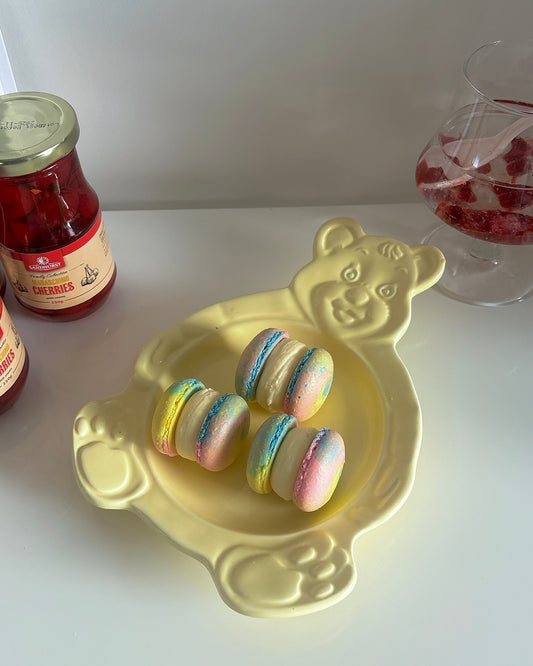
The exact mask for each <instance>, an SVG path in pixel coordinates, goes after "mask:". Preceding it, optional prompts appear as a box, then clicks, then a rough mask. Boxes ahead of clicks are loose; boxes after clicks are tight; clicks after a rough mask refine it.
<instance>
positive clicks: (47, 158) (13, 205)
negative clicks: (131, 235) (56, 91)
mask: <svg viewBox="0 0 533 666" xmlns="http://www.w3.org/2000/svg"><path fill="white" fill-rule="evenodd" d="M78 137H79V125H78V120H77V117H76V113H75V111H74V109H73V108H72V106H71V105H70V104H68V103H67V102H66V101H65V100H63V99H61V98H60V97H56V96H55V95H50V94H47V93H39V92H17V93H11V94H8V95H2V96H0V225H1V226H0V259H1V260H2V263H3V265H4V268H5V271H6V274H7V277H8V280H9V282H10V283H11V286H12V287H13V291H14V294H15V296H16V298H17V300H18V301H19V303H21V304H22V305H23V306H24V307H25V308H27V309H28V310H30V311H32V312H34V313H36V314H38V315H41V316H44V317H48V318H55V319H58V320H72V319H78V318H80V317H84V316H85V315H87V314H89V313H90V312H92V311H93V310H94V309H95V308H96V307H98V306H99V305H101V304H102V303H103V301H104V300H105V298H106V297H107V296H108V294H109V292H110V291H111V288H112V286H113V284H114V282H115V278H116V267H115V262H114V260H113V256H112V254H111V250H110V247H109V242H108V239H107V235H106V231H105V228H104V225H103V222H102V214H101V211H100V205H99V201H98V196H97V195H96V192H95V191H94V190H93V189H92V187H91V186H90V185H89V183H88V182H87V180H86V178H85V176H84V174H83V172H82V169H81V166H80V162H79V159H78V155H77V151H76V147H75V146H76V143H77V141H78Z"/></svg>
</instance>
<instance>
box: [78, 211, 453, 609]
mask: <svg viewBox="0 0 533 666" xmlns="http://www.w3.org/2000/svg"><path fill="white" fill-rule="evenodd" d="M443 269H444V258H443V256H442V254H441V253H440V251H439V250H437V249H436V248H434V247H431V246H427V245H417V246H408V245H406V244H405V243H402V242H400V241H397V240H393V239H390V238H382V237H377V236H368V235H366V234H365V233H364V232H363V230H362V229H361V227H360V225H359V224H357V223H356V222H355V221H354V220H352V219H349V218H336V219H333V220H330V221H329V222H326V223H325V224H324V225H323V226H322V227H321V228H320V229H319V231H318V233H317V235H316V238H315V242H314V256H313V259H312V261H311V262H310V263H309V264H308V265H306V266H305V267H304V268H303V269H302V270H300V271H299V272H298V273H297V275H296V276H295V278H294V279H293V281H292V283H291V284H290V286H289V287H287V288H283V289H278V290H275V291H268V292H263V293H259V294H253V295H250V296H244V297H240V298H235V299H233V300H230V301H226V302H224V303H219V304H217V305H213V306H211V307H208V308H206V309H204V310H201V311H200V312H197V313H196V314H194V315H192V316H190V317H188V318H186V319H184V320H183V321H181V322H180V323H178V324H176V325H175V326H174V327H172V328H170V329H169V330H167V331H165V332H164V333H162V334H161V335H159V336H157V337H156V338H155V339H153V340H152V341H151V342H149V343H148V345H147V346H146V347H145V348H144V349H143V351H142V352H141V354H140V355H139V357H138V359H137V362H136V364H135V370H134V374H133V377H132V379H131V382H130V384H129V386H128V387H127V388H126V390H125V391H124V392H123V393H122V394H120V395H118V396H115V397H112V398H109V399H106V400H102V401H98V402H91V403H89V404H88V405H86V406H85V407H83V408H82V409H81V411H80V412H79V413H78V415H77V416H76V419H75V422H74V465H75V471H76V475H77V478H78V481H79V483H80V486H81V488H82V490H83V491H84V493H85V494H86V495H87V497H88V498H89V500H90V501H92V502H93V503H94V504H96V505H98V506H100V507H103V508H106V509H128V510H131V511H133V512H135V513H137V514H138V515H140V516H142V517H144V518H147V519H148V520H149V521H151V522H152V523H153V524H154V525H155V526H156V527H158V528H159V529H160V530H162V531H163V532H164V533H166V534H167V535H168V536H169V537H170V539H171V540H172V541H174V542H175V544H176V545H177V546H178V547H179V548H181V549H182V550H184V551H185V552H187V553H189V554H190V555H192V556H193V557H196V558H197V559H198V560H200V561H201V562H202V563H203V564H204V565H205V566H206V567H207V568H208V569H209V571H210V573H211V575H212V577H213V580H214V582H215V584H216V586H217V589H218V591H219V593H220V595H221V597H222V598H223V599H224V601H225V602H226V603H227V604H228V605H229V606H230V607H232V608H233V609H235V610H236V611H238V612H241V613H244V614H246V615H253V616H259V617H281V616H292V615H300V614H304V613H309V612H312V611H316V610H319V609H322V608H325V607H327V606H330V605H332V604H333V603H336V602H337V601H339V600H340V599H342V598H343V597H345V596H346V595H347V594H348V593H349V592H350V591H351V589H352V588H353V586H354V584H355V579H356V570H355V563H354V560H353V554H352V546H353V543H354V541H355V539H356V538H357V537H358V536H359V535H360V534H362V533H363V532H364V531H366V530H368V529H369V528H371V527H373V526H375V525H378V524H379V523H382V522H383V521H385V520H386V519H387V518H388V517H390V516H391V515H392V514H393V513H394V512H395V511H396V510H397V509H398V508H399V507H400V505H401V504H402V503H403V501H404V500H405V499H406V497H407V495H408V494H409V491H410V489H411V486H412V484H413V480H414V474H415V466H416V461H417V457H418V450H419V445H420V438H421V417H420V409H419V404H418V400H417V397H416V393H415V390H414V388H413V385H412V382H411V379H410V377H409V374H408V372H407V370H406V368H405V367H404V365H403V363H402V362H401V360H400V358H399V357H398V354H397V352H396V343H397V341H398V340H399V339H400V337H401V336H402V334H403V333H404V332H405V330H406V328H407V326H408V324H409V321H410V316H411V315H410V313H411V300H412V297H413V296H414V295H415V294H417V293H419V292H421V291H423V290H425V289H428V288H429V287H430V286H431V285H433V284H434V283H435V282H436V281H437V280H438V279H439V278H440V276H441V274H442V271H443ZM268 327H277V328H282V329H285V330H287V331H288V332H289V333H290V335H291V337H293V338H296V339H297V340H300V341H302V342H304V343H305V344H307V345H308V346H320V347H324V348H326V349H328V351H329V352H330V353H331V355H332V356H333V359H334V363H335V376H334V380H333V384H332V388H331V391H330V394H329V397H328V399H327V400H326V402H325V404H324V406H323V407H322V409H321V410H320V411H319V412H318V413H317V414H316V415H315V416H314V417H313V418H312V419H310V420H309V421H308V422H306V425H312V426H314V427H316V428H320V427H323V426H328V427H330V428H333V429H335V430H337V431H339V432H340V433H341V434H342V436H343V438H344V440H345V444H346V464H345V467H344V472H343V474H342V476H341V479H340V482H339V485H338V486H337V489H336V491H335V493H334V495H333V497H332V499H331V500H330V501H329V502H328V503H327V504H326V505H325V506H324V507H323V508H322V509H319V510H318V511H315V512H313V513H303V512H301V511H299V510H298V509H297V508H296V507H295V506H294V505H293V504H292V502H286V501H284V500H282V499H280V498H279V497H277V496H276V495H274V494H273V493H271V494H270V495H258V494H256V493H254V492H253V491H252V490H251V489H250V488H249V487H248V485H247V482H246V452H244V453H243V454H242V456H241V457H240V458H239V459H238V460H237V461H236V462H235V463H234V464H233V465H232V466H230V467H229V468H228V469H226V470H224V471H222V472H208V471H206V470H204V469H202V468H201V467H200V466H199V465H197V464H195V463H194V462H190V461H187V460H184V459H181V458H169V457H167V456H164V455H162V454H160V453H159V452H158V451H156V450H155V448H154V447H153V445H152V443H151V434H150V433H151V419H152V414H153V411H154V407H155V405H156V403H157V401H158V399H159V397H160V396H161V395H162V393H163V391H164V390H165V389H166V388H167V386H168V385H169V384H171V383H172V382H173V381H175V380H176V379H178V378H185V377H196V378H197V379H199V380H201V381H202V382H203V383H204V384H205V385H206V386H210V387H212V388H215V389H217V390H219V391H222V392H228V391H233V390H234V383H233V382H234V375H235V369H236V366H237V362H238V360H239V357H240V355H241V352H242V350H243V349H244V347H245V346H246V344H247V343H248V342H249V341H250V340H251V339H252V338H253V337H254V335H255V334H256V333H258V332H259V331H261V330H262V329H264V328H268ZM267 416H268V414H267V413H266V412H264V411H262V410H261V409H260V408H259V407H257V406H252V408H251V428H250V434H249V441H248V444H249V443H250V441H251V439H252V437H253V435H254V433H255V432H256V430H257V428H258V427H259V425H260V424H261V423H262V422H263V420H264V419H265V418H267Z"/></svg>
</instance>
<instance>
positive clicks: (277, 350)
mask: <svg viewBox="0 0 533 666" xmlns="http://www.w3.org/2000/svg"><path fill="white" fill-rule="evenodd" d="M332 380H333V359H332V357H331V355H330V354H329V352H328V351H326V350H325V349H322V348H320V347H313V348H310V349H309V348H308V347H306V345H304V344H303V343H301V342H299V341H297V340H294V339H293V338H290V336H289V334H288V333H287V331H282V330H280V329H276V328H268V329H265V330H263V331H261V332H260V333H258V334H257V335H256V336H255V337H254V338H253V339H252V340H251V342H250V343H249V344H248V345H247V346H246V348H245V349H244V351H243V353H242V355H241V358H240V360H239V363H238V365H237V370H236V373H235V389H236V393H237V394H238V395H240V396H242V397H243V398H244V399H245V400H246V401H248V402H250V403H251V402H257V403H259V405H260V406H261V407H263V408H264V409H266V410H268V411H270V412H281V411H283V412H285V413H287V414H291V415H293V416H295V417H296V418H297V419H298V420H299V421H306V420H307V419H309V418H311V416H313V415H314V414H316V412H317V411H318V410H319V409H320V407H321V406H322V405H323V403H324V401H325V400H326V398H327V396H328V393H329V390H330V387H331V383H332Z"/></svg>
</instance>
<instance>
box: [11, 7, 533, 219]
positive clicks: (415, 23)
mask: <svg viewBox="0 0 533 666" xmlns="http://www.w3.org/2000/svg"><path fill="white" fill-rule="evenodd" d="M0 29H1V31H2V33H3V36H4V41H5V44H6V48H7V52H8V54H9V58H10V60H11V65H12V69H13V73H14V78H15V82H16V85H17V87H18V89H19V90H42V91H47V92H52V93H55V94H57V95H60V96H62V97H64V98H66V99H67V100H69V101H70V102H71V104H72V105H73V106H74V108H75V109H76V110H77V112H78V116H79V120H80V125H81V131H82V134H81V138H80V142H79V145H78V150H79V154H80V158H81V161H82V165H83V167H84V170H85V172H86V175H87V176H88V178H89V180H90V181H91V183H92V184H93V186H94V187H95V189H96V190H97V192H98V194H99V195H100V199H101V202H102V206H103V207H104V208H107V209H120V208H175V207H180V208H183V207H223V206H232V207H233V206H264V205H267V206H278V205H302V204H347V203H354V204H358V203H375V202H406V201H416V200H417V194H416V190H415V187H414V183H413V170H414V165H415V161H416V158H417V156H418V154H419V152H420V150H421V149H422V147H423V145H424V144H425V142H426V140H427V139H428V138H429V136H430V135H431V134H432V133H433V131H434V129H435V127H436V124H437V122H438V120H440V119H442V116H443V114H444V112H445V110H446V109H447V103H448V101H449V99H450V95H451V92H452V91H453V89H454V87H455V85H456V84H457V83H458V82H459V76H460V68H461V65H462V62H463V60H464V58H465V56H466V55H467V54H468V53H470V52H471V51H472V50H474V49H475V48H477V47H478V46H480V45H481V44H482V43H484V42H487V41H493V40H496V39H509V38H529V37H531V36H532V33H533V8H532V5H531V0H506V1H505V2H501V1H500V0H445V1H444V0H443V1H439V0H135V1H133V0H2V3H1V5H0Z"/></svg>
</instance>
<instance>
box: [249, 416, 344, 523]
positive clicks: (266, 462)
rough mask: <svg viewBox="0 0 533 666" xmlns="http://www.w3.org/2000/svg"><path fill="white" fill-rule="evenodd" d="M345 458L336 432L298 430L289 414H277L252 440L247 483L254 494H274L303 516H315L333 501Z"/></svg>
mask: <svg viewBox="0 0 533 666" xmlns="http://www.w3.org/2000/svg"><path fill="white" fill-rule="evenodd" d="M345 457H346V454H345V446H344V441H343V439H342V437H341V435H340V434H339V433H338V432H336V431H335V430H331V429H330V428H322V429H320V430H316V429H315V428H310V427H300V426H298V423H297V421H296V419H295V418H294V417H292V416H291V415H287V414H274V415H273V416H271V417H270V418H269V419H267V420H266V421H265V422H264V423H263V425H262V426H261V428H259V430H258V431H257V434H256V435H255V437H254V440H253V442H252V445H251V448H250V452H249V455H248V465H247V479H248V483H249V485H250V487H251V488H252V490H254V491H255V492H258V493H267V492H269V491H270V490H273V491H274V493H276V494H277V495H278V496H279V497H281V498H282V499H284V500H287V501H292V502H293V503H294V504H295V505H296V506H297V507H298V508H299V509H300V510H302V511H305V512H311V511H316V510H317V509H320V508H321V507H322V506H324V505H325V504H326V503H327V502H328V501H329V500H330V499H331V497H332V495H333V493H334V491H335V489H336V487H337V485H338V482H339V479H340V476H341V474H342V470H343V468H344V463H345Z"/></svg>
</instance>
